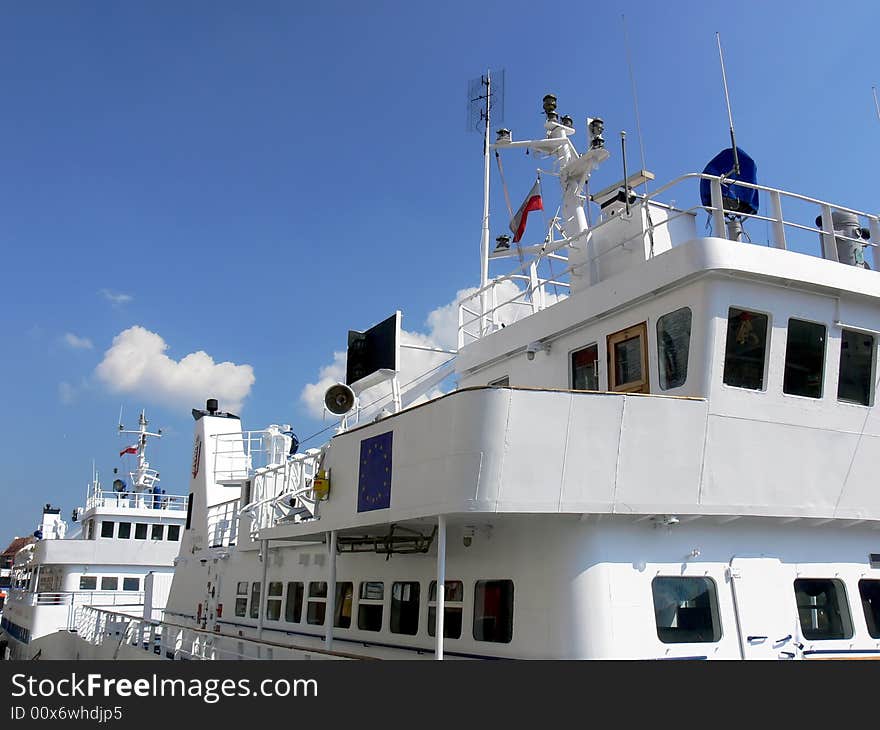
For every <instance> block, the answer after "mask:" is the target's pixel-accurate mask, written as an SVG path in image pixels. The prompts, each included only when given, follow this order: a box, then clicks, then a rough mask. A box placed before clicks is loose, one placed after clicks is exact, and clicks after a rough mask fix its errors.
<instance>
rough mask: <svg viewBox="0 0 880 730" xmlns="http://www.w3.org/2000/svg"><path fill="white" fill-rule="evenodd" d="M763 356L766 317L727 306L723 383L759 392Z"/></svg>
mask: <svg viewBox="0 0 880 730" xmlns="http://www.w3.org/2000/svg"><path fill="white" fill-rule="evenodd" d="M766 355H767V315H766V314H758V313H757V312H747V311H745V310H744V309H737V308H736V307H731V308H730V311H729V312H728V314H727V346H726V349H725V354H724V383H725V384H726V385H732V386H734V387H735V388H748V389H750V390H761V389H763V387H764V362H765V358H766Z"/></svg>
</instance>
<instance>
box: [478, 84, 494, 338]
mask: <svg viewBox="0 0 880 730" xmlns="http://www.w3.org/2000/svg"><path fill="white" fill-rule="evenodd" d="M491 96H492V78H491V76H490V72H489V71H487V72H486V128H485V136H484V138H483V234H482V236H481V238H480V289H484V287H485V286H486V285H487V284H488V283H489V100H490V98H491ZM480 303H481V310H482V311H481V312H480V314H481V315H482V316H481V319H480V334H481V335H483V334H486V292H485V290H484V291H483V292H482V294H481V295H480Z"/></svg>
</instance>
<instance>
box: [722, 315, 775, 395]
mask: <svg viewBox="0 0 880 730" xmlns="http://www.w3.org/2000/svg"><path fill="white" fill-rule="evenodd" d="M732 309H737V310H739V311H740V312H747V313H749V314H758V315H760V316H762V317H766V318H767V328H766V332H765V333H764V363H763V368H762V370H761V387H760V388H747V387H745V386H744V385H732V384H731V383H728V382H726V381H725V379H724V372H725V370H726V369H727V336H728V331H729V327H730V310H732ZM723 321H724V327H723V335H722V337H720V338H719V339H720V340H721V385H722V386H723V387H725V388H734V389H735V390H737V391H743V390H745V391H748V392H751V393H766V392H767V387H768V382H767V381H768V380H769V379H770V377H769V376H770V357H771V351H770V346H771V344H772V340H773V324H774V322H773V315H772V314H771V313H770V312H766V311H763V310H760V309H749V308H747V307H746V306H740V305H738V304H728V305H727V314H726V316H724V317H723Z"/></svg>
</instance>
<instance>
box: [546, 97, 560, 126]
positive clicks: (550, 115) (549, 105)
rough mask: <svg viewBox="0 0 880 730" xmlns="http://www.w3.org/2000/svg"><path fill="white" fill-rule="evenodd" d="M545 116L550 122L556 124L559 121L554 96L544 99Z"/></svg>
mask: <svg viewBox="0 0 880 730" xmlns="http://www.w3.org/2000/svg"><path fill="white" fill-rule="evenodd" d="M543 101H544V114H546V115H547V121H548V122H555V121H557V120H558V119H559V115H558V114H557V113H556V97H555V96H554V95H553V94H547V95H546V96H545V97H544V100H543Z"/></svg>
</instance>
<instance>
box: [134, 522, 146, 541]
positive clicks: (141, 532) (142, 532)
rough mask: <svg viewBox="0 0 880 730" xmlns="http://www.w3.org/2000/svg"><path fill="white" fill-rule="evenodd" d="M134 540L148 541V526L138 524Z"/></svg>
mask: <svg viewBox="0 0 880 730" xmlns="http://www.w3.org/2000/svg"><path fill="white" fill-rule="evenodd" d="M134 539H135V540H146V539H147V526H146V525H144V524H140V523H138V524H136V525H135V526H134Z"/></svg>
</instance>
